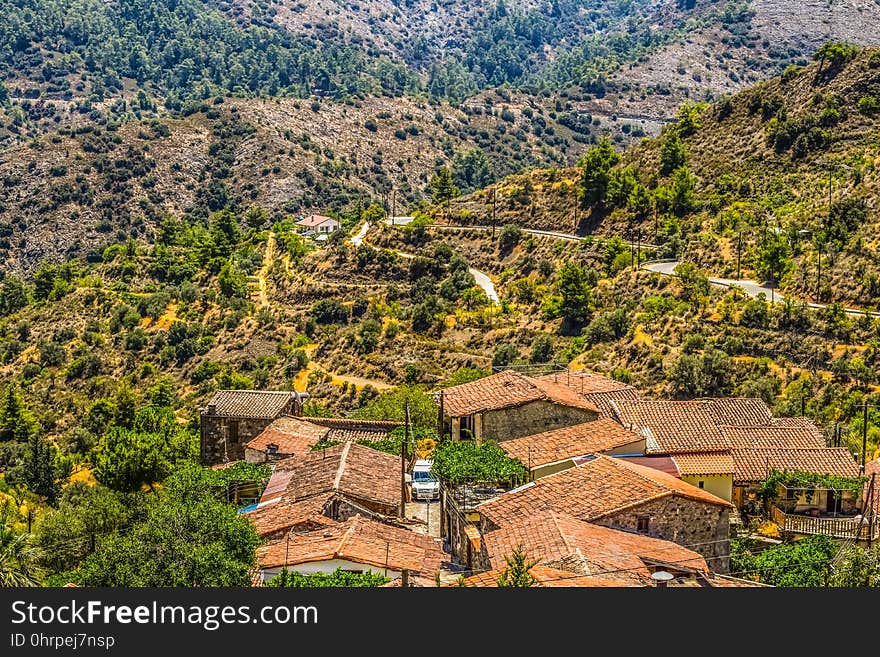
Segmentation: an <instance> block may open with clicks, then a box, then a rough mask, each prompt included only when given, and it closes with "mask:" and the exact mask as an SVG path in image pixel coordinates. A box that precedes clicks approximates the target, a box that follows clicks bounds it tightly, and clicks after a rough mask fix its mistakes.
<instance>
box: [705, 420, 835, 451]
mask: <svg viewBox="0 0 880 657" xmlns="http://www.w3.org/2000/svg"><path fill="white" fill-rule="evenodd" d="M720 430H721V435H722V436H724V438H725V440H726V441H727V443H728V444H729V445H730V447H731V448H732V449H745V448H749V447H751V448H777V449H779V448H785V449H821V448H823V447H825V436H823V435H822V432H821V431H820V430H819V428H818V427H817V426H816V425H815V424H813V422H812V421H810V420H809V419H807V418H778V419H776V420H774V421H773V423H772V424H770V425H767V426H762V427H727V426H722V427H720Z"/></svg>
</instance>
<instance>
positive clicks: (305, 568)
mask: <svg viewBox="0 0 880 657" xmlns="http://www.w3.org/2000/svg"><path fill="white" fill-rule="evenodd" d="M337 568H342V570H353V571H356V572H359V573H365V572H373V573H378V574H380V575H386V576H387V577H388V578H389V579H392V580H393V579H397V578H398V577H400V571H399V570H391V569H390V568H389V569H387V570H386V569H385V568H377V567H376V566H370V565H368V564H365V563H357V562H355V561H347V560H346V559H326V560H324V561H310V562H309V563H300V564H296V565H293V566H290V567H289V568H288V570H292V571H296V572H298V573H302V574H303V575H314V574H315V573H325V574H327V575H332V574H333V573H334V572H335V571H336V569H337ZM280 573H281V566H278V567H275V568H266V569H264V570H263V583H266V582H268V581H269V580H270V579H272V578H273V577H275V576H276V575H279V574H280Z"/></svg>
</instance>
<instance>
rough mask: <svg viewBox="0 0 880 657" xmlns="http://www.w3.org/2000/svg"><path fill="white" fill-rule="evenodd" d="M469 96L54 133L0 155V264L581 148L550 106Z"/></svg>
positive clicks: (283, 103) (398, 194)
mask: <svg viewBox="0 0 880 657" xmlns="http://www.w3.org/2000/svg"><path fill="white" fill-rule="evenodd" d="M480 101H481V102H479V103H475V104H474V106H471V107H468V108H465V109H463V110H462V109H454V108H452V107H450V106H449V105H448V104H440V103H436V104H431V103H428V102H426V101H420V100H416V99H410V98H397V99H382V98H377V97H368V98H366V99H364V100H362V101H360V100H358V101H351V102H348V103H342V102H335V101H332V100H328V99H325V100H323V101H317V100H316V101H314V102H311V101H300V100H295V99H265V100H254V99H251V100H244V99H226V100H225V101H221V102H215V101H213V100H212V101H209V102H206V103H204V104H201V105H197V106H194V107H193V111H192V113H187V114H186V116H181V117H180V118H163V119H157V118H155V117H153V118H147V117H144V118H142V119H140V120H132V121H127V122H123V123H120V124H115V123H107V124H104V125H98V126H94V127H92V126H90V125H83V126H80V127H79V128H74V129H61V130H59V131H57V132H55V133H51V134H47V135H44V136H42V137H39V138H37V139H35V140H33V141H30V142H28V144H27V145H19V146H15V147H12V148H9V149H7V150H6V151H3V152H0V183H2V184H0V265H2V267H3V268H4V269H7V270H9V271H12V272H17V273H19V274H27V273H30V272H32V271H33V269H34V267H35V266H36V265H37V264H39V263H40V262H41V261H42V260H47V261H51V262H58V261H60V260H62V259H64V258H69V257H84V256H85V257H91V258H93V259H94V258H97V259H100V254H101V252H102V250H103V249H104V247H106V246H108V245H109V244H112V243H115V242H116V241H119V240H120V239H122V240H124V239H125V238H126V236H128V235H132V236H134V237H135V238H138V239H146V238H148V237H149V236H151V235H152V233H153V231H154V230H155V229H156V227H157V226H158V224H159V222H160V221H161V219H162V218H163V217H165V216H168V215H172V216H177V217H180V216H183V215H187V216H190V217H191V218H202V219H203V218H204V217H205V216H206V215H207V213H209V212H212V211H215V210H218V209H221V208H222V207H224V206H227V205H228V206H229V207H230V208H232V209H233V210H235V211H237V212H242V213H243V212H245V211H246V210H247V209H248V208H249V207H250V206H252V205H259V206H261V207H262V208H264V209H265V210H267V211H268V213H269V218H270V219H279V218H283V217H284V216H286V215H290V214H299V213H302V212H306V211H314V212H321V213H326V212H330V211H338V212H342V213H345V212H354V215H352V216H353V217H355V218H356V217H357V216H359V214H358V213H359V210H358V208H360V209H362V208H363V207H366V206H367V205H369V204H370V203H371V202H377V203H382V202H384V203H385V204H386V207H387V209H388V210H389V211H391V210H392V204H393V205H394V209H395V210H396V211H397V212H398V214H404V213H405V212H406V211H407V209H408V208H409V207H411V204H412V203H415V202H416V201H417V200H418V199H420V198H422V197H424V196H426V195H427V196H428V197H430V194H431V190H430V185H429V183H430V180H431V178H432V177H433V175H434V172H435V169H436V168H437V167H438V166H441V165H446V166H448V167H450V168H451V169H452V170H453V172H454V174H455V176H456V183H457V184H458V186H459V187H460V188H461V189H463V190H468V189H473V188H475V187H479V186H482V185H484V184H486V183H488V182H491V181H492V180H494V179H495V178H496V177H498V176H504V175H507V174H509V173H511V172H515V171H520V170H525V169H529V168H532V167H536V166H546V165H547V164H548V163H554V162H555V163H560V164H563V163H565V162H566V161H569V160H568V159H567V158H570V157H574V156H576V154H577V153H578V152H579V151H580V150H582V149H583V148H585V147H586V146H587V145H589V140H590V134H591V133H590V130H591V128H592V126H591V125H590V124H589V123H588V124H587V126H585V127H582V126H578V125H576V124H574V123H571V122H568V121H566V119H565V117H566V116H568V115H567V114H565V112H564V111H563V112H559V113H557V112H555V111H554V109H553V108H552V106H551V107H549V108H546V109H545V108H542V107H541V106H539V105H537V104H535V103H529V102H527V101H526V100H525V99H524V98H523V97H518V96H511V95H509V94H504V95H499V94H496V93H491V94H486V95H484V96H483V97H481V98H480ZM533 108H534V109H533ZM554 117H555V118H554ZM560 121H566V123H567V125H563V124H562V123H561V122H560ZM585 142H586V143H585ZM566 152H568V153H569V154H568V155H566V154H565V153H566Z"/></svg>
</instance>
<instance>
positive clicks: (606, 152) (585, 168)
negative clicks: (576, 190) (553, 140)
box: [578, 137, 620, 205]
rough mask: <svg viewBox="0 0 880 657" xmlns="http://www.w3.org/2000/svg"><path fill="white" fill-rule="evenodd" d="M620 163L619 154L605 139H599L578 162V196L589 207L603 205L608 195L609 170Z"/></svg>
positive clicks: (609, 141) (608, 140)
mask: <svg viewBox="0 0 880 657" xmlns="http://www.w3.org/2000/svg"><path fill="white" fill-rule="evenodd" d="M618 162H620V154H619V153H618V152H617V151H616V150H614V145H613V144H612V143H611V140H610V139H608V138H607V137H601V138H600V139H599V141H598V142H596V145H595V146H593V147H592V148H591V149H590V150H588V151H587V152H586V153H584V155H583V156H582V157H581V159H580V160H578V167H580V169H581V176H582V178H581V194H580V196H581V197H582V198H583V199H584V200H585V201H586V202H587V204H589V205H604V203H605V201H606V198H607V195H608V181H609V175H610V173H611V169H612V168H613V167H614V166H615V165H616V164H617V163H618Z"/></svg>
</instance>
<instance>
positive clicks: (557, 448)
mask: <svg viewBox="0 0 880 657" xmlns="http://www.w3.org/2000/svg"><path fill="white" fill-rule="evenodd" d="M642 441H643V438H642V437H641V436H639V435H638V434H636V433H633V432H632V431H629V430H627V429H624V428H623V427H622V426H620V424H618V423H617V422H615V421H614V420H611V419H609V418H605V419H600V420H595V421H593V422H585V423H583V424H576V425H574V426H571V427H565V428H562V429H555V430H553V431H545V432H543V433H538V434H534V435H532V436H524V437H523V438H515V439H513V440H504V441H502V442H500V443H498V446H499V447H501V449H503V450H504V451H505V452H506V453H507V455H508V456H510V457H512V458H515V459H519V460H520V461H521V462H522V463H524V464H526V465H529V464H531V466H532V467H533V468H534V467H537V466H540V465H545V464H547V463H555V462H556V461H561V460H563V459H568V458H572V457H574V456H582V455H584V454H593V453H596V452H603V451H605V450H607V449H613V448H615V447H621V446H623V445H628V444H630V443H641V442H642Z"/></svg>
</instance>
